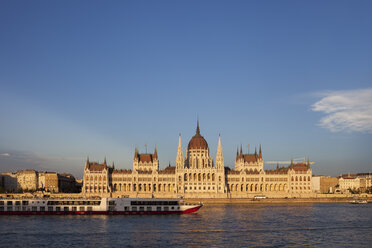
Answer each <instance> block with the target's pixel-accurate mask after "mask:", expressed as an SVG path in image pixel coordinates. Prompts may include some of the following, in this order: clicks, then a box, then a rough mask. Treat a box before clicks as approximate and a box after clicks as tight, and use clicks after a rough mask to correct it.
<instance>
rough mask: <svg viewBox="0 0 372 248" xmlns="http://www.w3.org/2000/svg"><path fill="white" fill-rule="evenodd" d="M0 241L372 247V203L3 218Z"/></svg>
mask: <svg viewBox="0 0 372 248" xmlns="http://www.w3.org/2000/svg"><path fill="white" fill-rule="evenodd" d="M0 246H1V247H119V246H120V247H372V204H364V205H352V204H348V203H306V204H287V205H285V204H271V205H269V204H262V205H261V204H246V205H223V204H221V205H208V206H204V207H203V208H202V209H201V210H200V211H199V212H198V213H196V214H188V215H163V216H0Z"/></svg>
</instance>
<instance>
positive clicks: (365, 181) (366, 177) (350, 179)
mask: <svg viewBox="0 0 372 248" xmlns="http://www.w3.org/2000/svg"><path fill="white" fill-rule="evenodd" d="M339 185H340V190H341V191H342V192H347V191H350V190H352V191H360V192H365V191H366V190H367V189H370V188H371V187H372V173H359V174H344V175H341V176H340V177H339Z"/></svg>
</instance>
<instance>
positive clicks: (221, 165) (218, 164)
mask: <svg viewBox="0 0 372 248" xmlns="http://www.w3.org/2000/svg"><path fill="white" fill-rule="evenodd" d="M216 167H217V168H218V169H222V168H224V161H223V154H222V145H221V136H218V147H217V154H216Z"/></svg>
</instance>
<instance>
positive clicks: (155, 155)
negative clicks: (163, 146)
mask: <svg viewBox="0 0 372 248" xmlns="http://www.w3.org/2000/svg"><path fill="white" fill-rule="evenodd" d="M154 159H158V151H157V149H156V145H155V151H154Z"/></svg>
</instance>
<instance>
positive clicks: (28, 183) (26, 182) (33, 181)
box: [17, 170, 38, 190]
mask: <svg viewBox="0 0 372 248" xmlns="http://www.w3.org/2000/svg"><path fill="white" fill-rule="evenodd" d="M37 187H38V173H37V171H35V170H23V171H18V172H17V188H18V189H21V190H36V189H37Z"/></svg>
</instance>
